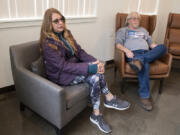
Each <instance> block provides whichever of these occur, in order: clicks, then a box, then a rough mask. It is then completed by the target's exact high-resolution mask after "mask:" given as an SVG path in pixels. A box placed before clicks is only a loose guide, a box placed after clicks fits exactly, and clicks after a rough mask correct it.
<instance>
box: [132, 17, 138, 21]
mask: <svg viewBox="0 0 180 135" xmlns="http://www.w3.org/2000/svg"><path fill="white" fill-rule="evenodd" d="M131 20H133V21H136V20H137V21H139V20H140V18H138V17H132V18H131Z"/></svg>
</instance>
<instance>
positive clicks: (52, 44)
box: [40, 8, 130, 133]
mask: <svg viewBox="0 0 180 135" xmlns="http://www.w3.org/2000/svg"><path fill="white" fill-rule="evenodd" d="M40 51H41V54H42V56H43V59H44V64H45V68H46V75H47V78H48V79H49V80H51V81H53V82H54V83H56V84H59V85H63V86H67V85H76V84H79V83H82V82H86V83H87V84H88V85H89V90H90V97H91V101H92V104H93V113H92V115H91V116H90V121H91V122H92V123H94V124H96V125H97V126H98V127H99V129H100V130H101V131H103V132H105V133H109V132H111V129H110V127H109V125H108V124H107V123H106V122H105V121H104V120H103V117H102V114H100V110H99V106H100V93H101V92H102V93H103V94H104V95H105V100H104V106H105V107H107V108H113V109H117V110H125V109H128V108H129V106H130V104H129V103H128V102H127V101H122V100H119V99H118V98H117V97H116V96H114V95H112V93H111V92H110V91H109V89H108V88H107V85H106V81H105V80H104V75H103V73H104V65H103V64H102V63H101V62H99V61H98V60H97V59H96V58H94V57H93V56H91V55H89V54H87V53H86V52H85V51H84V50H83V49H82V48H81V47H80V45H78V44H77V42H76V41H75V39H74V38H73V36H72V34H71V32H70V31H69V30H68V29H67V28H66V23H65V17H64V16H63V15H62V14H61V13H60V12H59V11H58V10H57V9H54V8H50V9H48V10H46V12H45V15H44V19H43V23H42V27H41V36H40Z"/></svg>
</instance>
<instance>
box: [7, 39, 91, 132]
mask: <svg viewBox="0 0 180 135" xmlns="http://www.w3.org/2000/svg"><path fill="white" fill-rule="evenodd" d="M39 57H40V52H39V45H38V42H37V41H34V42H29V43H24V44H21V45H15V46H11V47H10V58H11V66H12V73H13V79H14V83H15V87H16V91H17V95H18V99H19V101H20V110H21V111H24V109H25V107H27V108H29V109H31V110H32V111H34V112H35V113H37V114H39V115H40V116H41V117H43V118H44V119H46V120H47V121H49V122H50V123H51V124H52V125H54V126H55V128H56V132H57V134H61V129H62V128H63V127H64V126H65V125H66V124H67V123H68V122H69V121H71V120H72V119H73V118H74V117H75V116H76V115H77V114H78V113H79V112H81V111H82V110H83V109H84V108H85V107H86V106H87V101H88V96H89V90H88V87H87V85H85V84H79V85H76V86H67V87H61V86H59V85H57V84H55V83H53V82H51V81H49V80H47V79H46V78H44V77H43V76H40V75H38V74H36V73H34V72H32V71H31V68H30V66H31V64H32V62H33V61H36V60H37V59H38V58H39ZM41 68H43V67H41ZM42 70H43V69H42Z"/></svg>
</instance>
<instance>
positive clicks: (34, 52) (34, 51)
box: [10, 41, 40, 68]
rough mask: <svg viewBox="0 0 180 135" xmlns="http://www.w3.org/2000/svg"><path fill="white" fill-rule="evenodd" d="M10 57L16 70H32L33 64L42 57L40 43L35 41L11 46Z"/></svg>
mask: <svg viewBox="0 0 180 135" xmlns="http://www.w3.org/2000/svg"><path fill="white" fill-rule="evenodd" d="M10 57H11V63H12V66H13V67H14V68H18V67H23V68H30V65H31V64H32V62H34V61H35V60H37V59H38V58H39V57H40V51H39V42H38V41H33V42H28V43H24V44H20V45H14V46H10Z"/></svg>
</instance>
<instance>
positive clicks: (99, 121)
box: [90, 114, 111, 133]
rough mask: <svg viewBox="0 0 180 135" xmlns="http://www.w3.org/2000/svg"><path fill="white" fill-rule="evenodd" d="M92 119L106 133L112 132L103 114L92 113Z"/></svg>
mask: <svg viewBox="0 0 180 135" xmlns="http://www.w3.org/2000/svg"><path fill="white" fill-rule="evenodd" d="M90 121H91V122H92V123H93V124H95V125H97V126H98V128H99V129H100V130H101V131H102V132H104V133H110V132H111V129H110V127H109V125H108V124H107V123H106V122H105V121H104V119H103V117H102V115H101V114H100V115H97V116H96V115H95V114H91V116H90Z"/></svg>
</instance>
